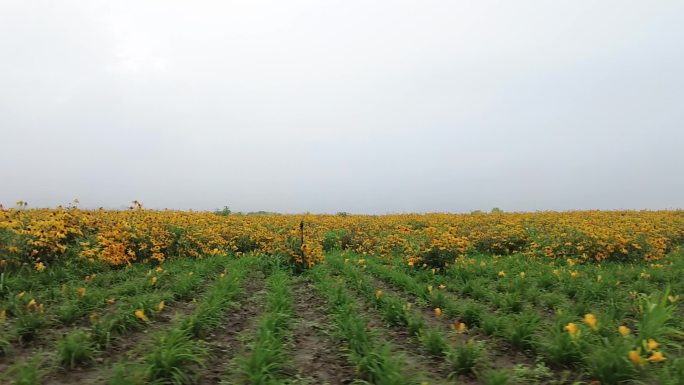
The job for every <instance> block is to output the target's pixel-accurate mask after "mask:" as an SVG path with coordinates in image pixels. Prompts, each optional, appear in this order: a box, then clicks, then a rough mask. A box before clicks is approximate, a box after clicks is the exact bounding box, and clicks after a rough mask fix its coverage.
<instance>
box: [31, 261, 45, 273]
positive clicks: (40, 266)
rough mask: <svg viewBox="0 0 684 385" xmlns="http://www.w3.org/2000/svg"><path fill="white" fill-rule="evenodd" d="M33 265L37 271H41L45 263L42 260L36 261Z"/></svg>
mask: <svg viewBox="0 0 684 385" xmlns="http://www.w3.org/2000/svg"><path fill="white" fill-rule="evenodd" d="M34 267H35V268H36V270H38V271H43V270H45V269H46V267H45V264H44V263H43V262H37V263H36V264H35V266H34Z"/></svg>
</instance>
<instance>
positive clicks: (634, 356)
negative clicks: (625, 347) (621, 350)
mask: <svg viewBox="0 0 684 385" xmlns="http://www.w3.org/2000/svg"><path fill="white" fill-rule="evenodd" d="M627 357H629V360H630V361H632V363H633V364H634V365H641V363H642V361H641V353H640V352H639V350H630V352H629V353H628V354H627Z"/></svg>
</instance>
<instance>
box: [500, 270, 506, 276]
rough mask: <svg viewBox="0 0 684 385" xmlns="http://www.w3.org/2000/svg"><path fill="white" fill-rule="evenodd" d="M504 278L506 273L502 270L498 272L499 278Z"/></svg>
mask: <svg viewBox="0 0 684 385" xmlns="http://www.w3.org/2000/svg"><path fill="white" fill-rule="evenodd" d="M505 276H506V272H505V271H503V270H501V271H500V272H499V278H503V277H505Z"/></svg>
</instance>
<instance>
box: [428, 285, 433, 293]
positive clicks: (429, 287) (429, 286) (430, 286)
mask: <svg viewBox="0 0 684 385" xmlns="http://www.w3.org/2000/svg"><path fill="white" fill-rule="evenodd" d="M427 291H428V293H430V294H432V285H428V286H427Z"/></svg>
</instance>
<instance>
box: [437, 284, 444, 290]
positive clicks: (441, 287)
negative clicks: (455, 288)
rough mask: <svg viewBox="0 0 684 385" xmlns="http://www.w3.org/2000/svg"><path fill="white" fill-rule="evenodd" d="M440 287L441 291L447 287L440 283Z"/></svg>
mask: <svg viewBox="0 0 684 385" xmlns="http://www.w3.org/2000/svg"><path fill="white" fill-rule="evenodd" d="M438 287H439V288H440V289H441V290H444V289H446V285H445V284H443V283H440V284H439V286H438Z"/></svg>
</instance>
